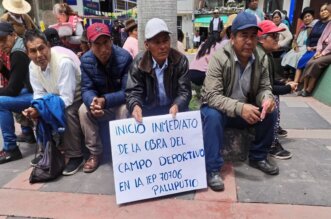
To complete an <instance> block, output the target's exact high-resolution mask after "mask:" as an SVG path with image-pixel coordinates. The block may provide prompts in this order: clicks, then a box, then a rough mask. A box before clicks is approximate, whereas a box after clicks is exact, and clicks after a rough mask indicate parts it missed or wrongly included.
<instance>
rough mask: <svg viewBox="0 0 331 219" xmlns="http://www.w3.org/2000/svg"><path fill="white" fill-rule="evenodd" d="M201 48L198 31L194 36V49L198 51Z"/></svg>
mask: <svg viewBox="0 0 331 219" xmlns="http://www.w3.org/2000/svg"><path fill="white" fill-rule="evenodd" d="M199 46H200V33H199V31H198V30H196V31H195V33H194V36H193V48H194V49H197V48H199Z"/></svg>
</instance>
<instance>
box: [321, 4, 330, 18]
mask: <svg viewBox="0 0 331 219" xmlns="http://www.w3.org/2000/svg"><path fill="white" fill-rule="evenodd" d="M329 16H330V12H329V11H328V6H327V5H323V6H322V7H321V10H320V17H321V20H326V19H328V18H329Z"/></svg>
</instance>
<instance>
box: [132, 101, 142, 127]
mask: <svg viewBox="0 0 331 219" xmlns="http://www.w3.org/2000/svg"><path fill="white" fill-rule="evenodd" d="M132 116H133V118H135V120H136V121H137V122H139V123H142V122H143V112H142V109H141V107H140V106H138V105H135V106H134V107H133V111H132Z"/></svg>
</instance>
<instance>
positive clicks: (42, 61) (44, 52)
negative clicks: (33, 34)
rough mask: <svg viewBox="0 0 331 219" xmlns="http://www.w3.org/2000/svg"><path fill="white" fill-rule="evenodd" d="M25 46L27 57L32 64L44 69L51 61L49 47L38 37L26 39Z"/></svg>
mask: <svg viewBox="0 0 331 219" xmlns="http://www.w3.org/2000/svg"><path fill="white" fill-rule="evenodd" d="M26 47H27V48H26V49H27V53H28V56H29V58H30V59H31V60H32V61H33V62H34V64H36V65H38V66H40V68H41V70H43V71H45V70H46V68H47V65H48V63H49V62H50V61H51V49H50V48H49V47H48V46H47V44H46V43H45V42H44V41H43V40H42V39H40V38H34V39H33V40H32V41H28V42H27V43H26Z"/></svg>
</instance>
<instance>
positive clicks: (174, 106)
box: [169, 104, 178, 119]
mask: <svg viewBox="0 0 331 219" xmlns="http://www.w3.org/2000/svg"><path fill="white" fill-rule="evenodd" d="M169 113H170V114H172V118H173V119H175V118H176V114H177V113H178V106H177V104H174V105H172V107H171V108H170V109H169Z"/></svg>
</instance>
